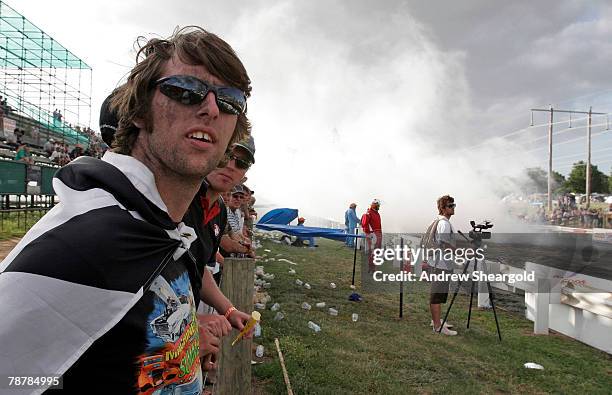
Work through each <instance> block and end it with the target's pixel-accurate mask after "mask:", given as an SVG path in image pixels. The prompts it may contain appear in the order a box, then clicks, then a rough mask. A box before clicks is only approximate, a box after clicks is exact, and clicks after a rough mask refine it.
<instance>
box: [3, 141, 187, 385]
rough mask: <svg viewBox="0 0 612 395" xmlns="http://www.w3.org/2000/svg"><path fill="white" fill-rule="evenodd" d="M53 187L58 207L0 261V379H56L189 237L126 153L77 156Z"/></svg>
mask: <svg viewBox="0 0 612 395" xmlns="http://www.w3.org/2000/svg"><path fill="white" fill-rule="evenodd" d="M53 188H54V189H55V191H56V193H57V195H58V197H59V199H60V203H59V204H58V205H57V206H55V207H54V208H53V209H51V210H50V211H49V213H48V214H47V215H45V216H44V217H43V218H42V219H41V220H40V221H39V222H38V223H37V224H36V225H35V226H33V227H32V228H31V229H30V231H29V232H28V233H27V234H26V235H25V236H24V237H23V239H22V240H21V241H20V242H19V244H17V246H16V247H15V248H14V249H13V251H11V253H10V254H9V255H8V256H7V257H6V259H4V261H2V263H1V264H0V295H1V296H2V302H1V303H0V317H1V319H0V345H1V346H0V347H1V351H0V375H2V376H3V377H6V376H50V375H62V374H63V373H64V372H66V370H67V369H68V368H69V367H70V366H72V365H73V364H74V363H75V362H76V361H77V360H78V358H79V357H80V356H81V355H82V354H83V353H84V352H85V351H86V350H87V349H88V348H89V347H90V346H91V345H92V343H93V342H94V341H95V340H96V339H98V338H100V337H101V336H102V335H104V334H105V333H106V332H108V331H109V330H110V329H111V328H112V327H113V326H114V325H116V324H117V323H118V322H119V321H120V320H121V318H122V317H123V316H124V315H125V314H126V313H127V312H128V311H129V310H130V308H131V307H132V306H134V305H135V304H136V302H138V300H139V299H140V298H141V297H142V295H143V293H144V291H145V290H146V289H147V287H148V285H149V284H150V282H152V281H153V279H154V278H155V277H157V275H158V274H159V273H160V272H161V270H162V269H163V267H165V265H166V264H167V263H168V262H170V261H171V260H172V259H179V258H180V257H181V255H182V254H183V253H184V252H185V251H186V250H188V249H189V245H190V243H191V242H193V240H194V239H195V233H194V231H193V229H192V228H190V227H188V226H185V225H184V224H183V223H181V224H179V226H178V227H177V225H176V224H174V223H173V222H172V220H171V219H170V217H169V216H168V214H167V209H166V206H165V204H164V203H163V201H162V200H161V197H160V196H159V193H158V192H157V189H156V187H155V180H154V177H153V174H152V173H151V172H150V171H149V170H148V168H147V167H146V166H144V165H143V164H142V163H141V162H139V161H138V160H136V159H134V158H132V157H130V156H126V155H119V154H115V153H110V152H107V153H106V154H105V156H104V157H103V159H102V160H99V159H94V158H89V157H81V158H78V159H77V160H75V161H73V162H72V163H70V164H69V165H67V166H65V167H63V168H62V169H60V170H59V171H58V172H57V174H56V176H55V178H54V180H53ZM42 391H43V388H39V389H37V390H27V391H24V393H32V392H33V393H40V392H42Z"/></svg>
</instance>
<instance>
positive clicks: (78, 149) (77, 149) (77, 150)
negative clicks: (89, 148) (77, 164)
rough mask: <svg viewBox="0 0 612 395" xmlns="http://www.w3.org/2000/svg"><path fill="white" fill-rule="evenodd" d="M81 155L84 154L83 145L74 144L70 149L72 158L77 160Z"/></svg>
mask: <svg viewBox="0 0 612 395" xmlns="http://www.w3.org/2000/svg"><path fill="white" fill-rule="evenodd" d="M79 156H83V147H81V145H80V144H77V145H75V146H74V148H73V149H72V151H70V159H71V160H75V159H76V158H78V157H79Z"/></svg>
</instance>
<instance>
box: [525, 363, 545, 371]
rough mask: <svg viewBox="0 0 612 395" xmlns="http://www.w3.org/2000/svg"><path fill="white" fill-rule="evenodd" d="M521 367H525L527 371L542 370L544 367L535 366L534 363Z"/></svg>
mask: <svg viewBox="0 0 612 395" xmlns="http://www.w3.org/2000/svg"><path fill="white" fill-rule="evenodd" d="M523 366H524V367H526V368H527V369H537V370H544V366H542V365H540V364H537V363H534V362H527V363H526V364H524V365H523Z"/></svg>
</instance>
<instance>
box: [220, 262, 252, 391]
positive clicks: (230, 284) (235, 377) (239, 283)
mask: <svg viewBox="0 0 612 395" xmlns="http://www.w3.org/2000/svg"><path fill="white" fill-rule="evenodd" d="M254 271H255V260H253V259H238V258H225V261H224V262H223V277H222V279H221V291H222V292H223V294H224V295H225V296H226V297H227V298H228V299H229V300H231V301H232V303H233V304H234V306H235V307H236V308H237V309H238V310H240V311H244V312H245V313H247V314H251V312H252V311H253V296H254V292H255V291H254ZM238 333H239V332H238V331H237V330H236V329H232V332H231V333H230V334H229V335H228V336H225V337H223V340H222V342H221V350H220V353H219V354H220V360H219V374H218V377H217V388H218V391H217V393H218V394H220V395H233V394H250V393H251V345H252V343H253V341H252V340H251V339H242V340H240V342H238V343H236V344H235V345H234V346H233V347H232V345H231V343H232V341H233V340H234V339H235V338H236V336H238Z"/></svg>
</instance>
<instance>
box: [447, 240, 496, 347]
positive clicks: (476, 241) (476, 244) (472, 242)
mask: <svg viewBox="0 0 612 395" xmlns="http://www.w3.org/2000/svg"><path fill="white" fill-rule="evenodd" d="M473 233H474V232H470V236H472V237H473ZM477 233H480V232H477ZM459 234H460V235H461V236H463V238H464V239H466V240H467V241H468V242H470V243H471V244H472V245H474V246H475V247H476V248H479V247H480V246H481V244H482V240H481V239H480V238H479V237H473V239H472V240H470V239H468V238H467V237H465V235H464V234H463V233H462V232H461V231H459ZM473 262H474V272H475V271H477V270H478V260H477V259H476V257H474V260H473ZM469 266H470V261H467V262H466V263H465V266H464V268H463V275H465V274H466V273H467V270H468V267H469ZM483 266H484V265H483ZM461 278H463V276H462V277H460V278H459V283H458V284H457V289H455V292H454V293H453V298H452V299H451V302H450V305H449V306H448V309H447V310H446V314H445V315H444V320H443V321H442V325H440V329H438V332H442V328H444V324H445V323H446V319H447V318H448V314H449V313H450V310H451V308H452V307H453V303H454V302H455V298H456V297H457V294H458V293H459V289H460V288H461ZM471 281H472V285H471V287H470V288H471V292H470V307H469V310H468V319H467V328H468V329H469V328H470V318H471V317H472V303H473V300H474V280H473V279H472V280H471ZM487 289H488V291H489V299H490V300H491V307H492V308H493V316H494V317H495V326H496V327H497V337H499V341H501V339H502V338H501V331H500V330H499V321H498V320H497V312H496V311H495V295H494V294H493V289H492V288H491V283H490V282H489V280H487Z"/></svg>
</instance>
